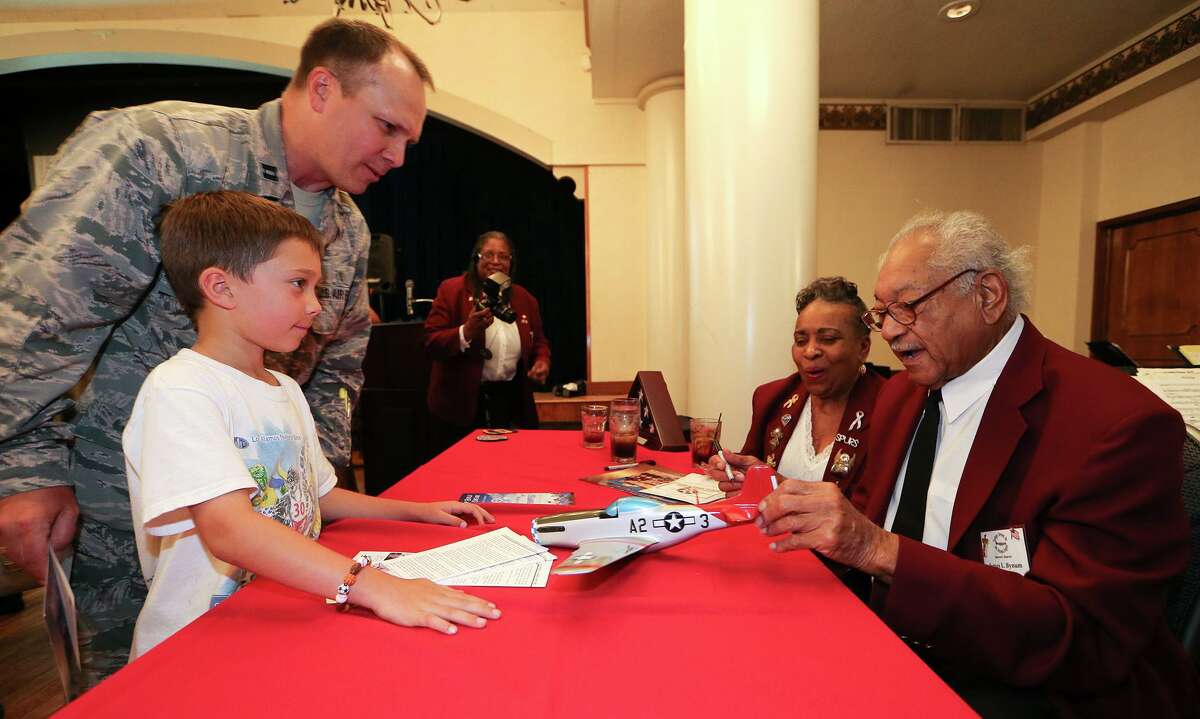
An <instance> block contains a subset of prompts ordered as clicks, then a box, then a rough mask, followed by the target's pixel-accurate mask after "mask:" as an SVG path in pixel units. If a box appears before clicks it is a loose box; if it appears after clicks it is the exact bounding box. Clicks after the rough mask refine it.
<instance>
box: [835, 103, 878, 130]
mask: <svg viewBox="0 0 1200 719" xmlns="http://www.w3.org/2000/svg"><path fill="white" fill-rule="evenodd" d="M819 127H820V128H821V129H822V130H886V129H887V105H834V104H830V105H827V104H824V103H822V104H821V122H820V125H819Z"/></svg>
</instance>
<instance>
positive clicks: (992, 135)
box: [887, 103, 1025, 144]
mask: <svg viewBox="0 0 1200 719" xmlns="http://www.w3.org/2000/svg"><path fill="white" fill-rule="evenodd" d="M887 118H888V119H887V138H888V142H890V143H901V144H903V143H930V142H935V143H936V142H1021V141H1022V140H1024V132H1023V129H1024V126H1025V110H1024V108H1022V107H1020V106H1005V105H986V106H985V105H960V104H957V103H945V104H941V103H930V104H927V105H916V104H903V105H896V104H889V105H888V114H887Z"/></svg>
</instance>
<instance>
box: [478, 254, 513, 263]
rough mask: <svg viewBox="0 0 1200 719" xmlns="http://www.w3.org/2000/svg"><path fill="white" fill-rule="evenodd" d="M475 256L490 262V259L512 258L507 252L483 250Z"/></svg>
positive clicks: (505, 260)
mask: <svg viewBox="0 0 1200 719" xmlns="http://www.w3.org/2000/svg"><path fill="white" fill-rule="evenodd" d="M476 256H477V257H478V258H479V259H481V260H485V261H487V262H492V261H499V262H508V261H510V260H512V255H510V254H508V253H507V252H484V253H483V254H480V255H476Z"/></svg>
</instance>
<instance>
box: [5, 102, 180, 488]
mask: <svg viewBox="0 0 1200 719" xmlns="http://www.w3.org/2000/svg"><path fill="white" fill-rule="evenodd" d="M164 149H165V148H164V145H163V143H162V142H159V141H155V140H152V139H149V138H148V137H147V136H146V135H145V134H144V133H143V132H142V131H141V130H140V129H139V128H137V127H136V126H135V124H134V122H133V121H131V120H130V119H129V118H127V117H125V116H123V115H120V114H110V115H108V116H107V117H105V118H102V119H96V118H95V117H93V118H89V120H88V121H86V122H85V124H84V125H83V126H82V127H81V128H80V129H79V130H77V131H76V133H75V134H74V135H73V136H72V137H71V138H69V139H68V140H67V142H66V143H64V145H63V147H62V148H61V150H60V152H59V159H58V161H57V162H56V164H55V166H54V168H53V170H52V172H51V175H50V177H49V178H48V179H47V181H46V183H45V184H44V185H42V186H41V187H39V188H37V190H35V191H34V193H33V194H32V195H31V196H30V197H29V199H28V200H27V201H26V204H25V207H24V211H23V212H22V213H21V216H20V217H18V218H17V219H16V220H15V221H13V223H12V224H11V225H9V226H8V228H6V229H5V230H4V232H3V233H0V317H3V318H4V319H3V321H2V322H0V497H6V496H9V495H11V494H14V493H17V492H23V491H28V490H31V489H38V488H41V487H49V486H55V485H66V484H69V483H70V480H69V479H68V476H67V471H68V467H69V464H68V452H69V445H70V442H71V440H72V431H71V427H70V425H69V424H68V423H66V422H64V421H62V420H61V419H59V418H58V415H59V414H61V413H62V412H64V411H67V410H69V409H71V407H72V401H71V399H70V398H69V397H68V396H67V393H68V392H69V391H70V390H71V388H72V387H73V386H74V385H75V384H76V383H77V382H78V381H79V379H80V378H81V377H82V376H83V374H84V372H85V371H86V370H87V369H88V367H89V366H90V365H91V363H92V360H93V359H94V358H95V356H96V354H97V352H99V350H100V348H101V347H102V346H103V345H104V342H105V340H106V339H107V338H108V337H109V334H110V333H111V331H112V329H113V327H114V325H115V324H116V323H118V322H120V321H121V320H122V319H123V318H124V317H126V316H127V315H128V314H129V313H130V312H131V311H132V309H133V308H134V307H135V306H136V304H137V302H138V301H139V298H140V297H141V296H142V295H143V294H144V293H145V291H146V290H147V288H148V287H149V286H150V285H151V283H152V282H153V280H154V276H155V273H156V272H157V269H158V252H157V249H156V247H155V246H154V244H153V240H152V239H151V238H152V237H153V222H154V215H155V213H156V212H157V210H158V207H159V205H161V204H162V202H163V201H164V198H165V192H164V184H165V183H164V177H166V176H167V175H169V174H170V172H169V171H168V170H167V167H168V166H169V165H170V164H171V163H173V162H175V161H177V159H178V158H177V157H174V156H172V157H168V155H170V154H171V153H169V152H163V150H164Z"/></svg>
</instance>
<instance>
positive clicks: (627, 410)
mask: <svg viewBox="0 0 1200 719" xmlns="http://www.w3.org/2000/svg"><path fill="white" fill-rule="evenodd" d="M641 419H642V414H641V408H640V407H639V405H638V401H637V400H636V399H633V398H632V397H630V398H624V399H614V400H613V401H612V402H611V403H610V405H609V411H608V442H609V447H610V448H611V449H612V461H613V464H628V463H630V462H636V461H637V438H638V429H639V428H640V427H641Z"/></svg>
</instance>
